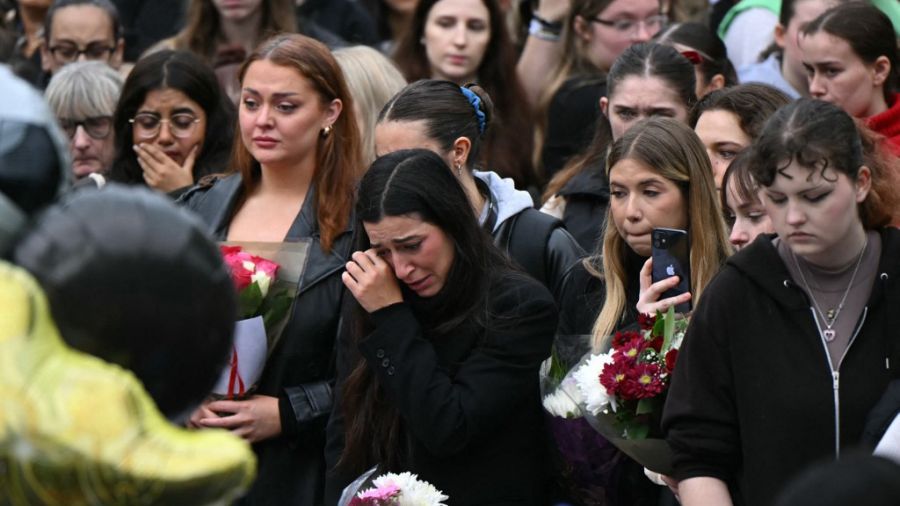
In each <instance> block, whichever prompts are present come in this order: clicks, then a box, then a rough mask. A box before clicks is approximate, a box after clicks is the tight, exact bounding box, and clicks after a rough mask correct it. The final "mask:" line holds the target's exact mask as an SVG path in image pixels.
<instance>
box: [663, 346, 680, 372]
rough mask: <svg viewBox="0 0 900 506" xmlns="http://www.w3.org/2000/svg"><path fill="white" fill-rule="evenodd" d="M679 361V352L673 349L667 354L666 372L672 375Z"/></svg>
mask: <svg viewBox="0 0 900 506" xmlns="http://www.w3.org/2000/svg"><path fill="white" fill-rule="evenodd" d="M676 360H678V350H677V349H675V348H672V349H671V350H669V352H668V353H666V371H668V372H669V373H671V372H672V371H674V370H675V361H676Z"/></svg>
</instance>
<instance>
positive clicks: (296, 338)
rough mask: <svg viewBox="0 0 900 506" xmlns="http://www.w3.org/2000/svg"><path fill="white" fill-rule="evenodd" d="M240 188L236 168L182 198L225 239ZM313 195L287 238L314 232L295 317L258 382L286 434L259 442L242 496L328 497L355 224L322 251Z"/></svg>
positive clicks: (295, 500)
mask: <svg viewBox="0 0 900 506" xmlns="http://www.w3.org/2000/svg"><path fill="white" fill-rule="evenodd" d="M241 191H242V186H241V178H240V175H237V174H236V175H232V176H229V177H226V178H224V179H221V180H218V181H216V182H215V183H214V184H212V185H211V186H201V187H197V188H195V189H193V190H191V191H190V192H188V193H187V194H185V195H184V196H183V197H182V199H181V200H180V202H182V203H184V205H185V206H186V207H188V208H189V209H192V210H193V211H195V212H196V213H197V214H199V215H200V217H201V218H203V220H204V221H206V223H207V224H208V225H209V230H210V232H211V233H212V234H213V236H214V237H215V239H217V240H225V238H226V236H227V233H228V226H229V224H230V222H231V218H232V216H233V215H234V212H235V210H236V209H235V206H236V205H237V203H238V201H239V199H240V196H241ZM314 201H315V198H314V190H313V189H311V190H310V192H309V194H308V195H307V196H306V200H305V202H304V204H303V208H302V209H301V210H300V214H299V215H297V218H296V219H295V220H294V223H293V224H292V225H291V228H290V230H289V231H288V234H287V237H286V238H285V240H286V241H291V240H299V239H301V238H311V239H312V246H311V247H310V251H309V256H308V258H307V261H306V262H307V263H306V269H305V270H304V272H303V277H302V278H301V279H300V284H299V292H298V294H297V297H296V299H295V301H294V305H293V309H292V313H291V317H290V319H289V321H288V324H287V327H286V328H285V330H284V333H283V334H282V337H281V340H280V341H279V342H278V344H277V345H276V347H275V349H274V350H273V351H272V353H271V355H270V357H269V361H268V362H267V363H266V366H265V369H264V371H263V375H262V378H261V379H260V382H259V393H260V394H262V395H271V396H274V397H278V399H279V408H280V412H281V426H282V434H281V436H279V437H276V438H273V439H269V440H267V441H263V442H260V443H257V444H255V445H253V450H254V451H255V452H256V455H257V457H258V459H259V470H258V475H257V478H256V482H255V483H254V485H253V487H252V488H251V490H250V491H249V493H248V494H247V496H246V497H245V498H244V499H243V500H241V501H240V503H241V504H254V505H256V504H259V505H278V506H281V505H285V504H298V505H299V504H302V505H316V504H321V502H322V488H323V479H324V459H323V448H324V443H325V423H326V421H327V418H328V415H329V412H330V410H331V405H332V400H333V395H332V388H331V385H332V384H333V380H334V343H335V336H336V334H337V329H338V323H339V320H340V307H341V299H342V296H343V294H344V291H345V289H344V285H343V282H342V281H341V273H342V272H343V270H344V264H345V263H346V262H347V259H348V258H349V255H350V253H351V247H352V235H353V231H352V229H350V228H348V230H346V231H344V232H343V233H342V234H341V235H339V236H338V237H337V239H336V240H335V242H334V244H333V246H332V250H331V251H330V252H325V251H323V250H322V248H321V247H320V243H319V231H318V222H317V220H316V216H315V212H314V205H313V204H314ZM349 226H350V227H352V220H351V224H350V225H349Z"/></svg>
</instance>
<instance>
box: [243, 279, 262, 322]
mask: <svg viewBox="0 0 900 506" xmlns="http://www.w3.org/2000/svg"><path fill="white" fill-rule="evenodd" d="M262 302H263V296H262V291H261V290H260V289H259V285H258V284H256V282H255V281H254V282H253V283H250V284H249V285H247V288H244V289H243V290H242V291H241V292H240V293H239V294H238V315H239V317H240V318H241V319H244V318H250V317H253V316H256V315H257V311H259V307H260V305H262Z"/></svg>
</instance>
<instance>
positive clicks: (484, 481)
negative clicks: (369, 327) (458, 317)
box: [326, 273, 556, 506]
mask: <svg viewBox="0 0 900 506" xmlns="http://www.w3.org/2000/svg"><path fill="white" fill-rule="evenodd" d="M486 314H488V315H490V316H491V319H490V320H489V322H488V324H487V327H488V329H487V330H486V329H484V328H481V327H478V326H475V325H474V324H464V325H463V326H462V327H461V328H457V329H456V330H455V331H451V332H449V333H447V334H444V335H443V336H442V337H435V336H432V335H429V334H426V333H425V332H424V331H423V327H422V325H420V322H419V320H418V318H419V317H421V316H417V314H416V313H414V312H413V309H412V306H410V305H409V304H407V303H400V304H395V305H392V306H388V307H386V308H384V309H381V310H379V311H376V312H375V313H373V314H372V315H371V316H372V320H373V322H374V324H375V330H374V332H372V333H371V334H369V335H368V336H367V337H365V338H364V339H363V340H362V341H361V342H360V343H359V345H358V348H357V350H358V353H359V354H361V356H362V357H363V359H364V360H366V361H367V362H368V364H369V367H370V368H371V369H372V371H373V372H374V375H375V376H376V378H377V381H379V382H380V383H381V385H382V386H383V388H384V390H385V391H386V393H387V396H388V398H389V400H390V402H391V403H392V404H393V405H394V406H395V407H396V408H397V410H398V411H399V412H400V415H401V417H402V419H403V427H404V432H405V434H406V436H407V438H408V440H409V443H410V444H409V450H408V452H407V454H406V456H405V458H404V463H403V469H397V470H395V471H410V472H413V473H416V474H418V475H419V477H420V478H421V479H423V480H426V481H428V482H430V483H431V484H433V485H434V486H435V487H437V488H438V489H440V490H441V491H443V492H444V493H445V494H446V495H448V496H449V497H450V499H449V500H448V501H447V502H448V504H453V505H454V506H456V505H459V506H465V505H475V504H479V505H488V504H490V505H507V504H508V505H542V506H543V505H544V504H545V497H544V494H545V487H546V485H547V475H546V467H545V466H546V462H545V461H546V458H545V450H546V448H545V442H544V434H543V416H542V410H541V401H540V392H539V385H538V369H539V367H540V364H541V362H542V361H543V360H544V359H545V358H546V357H547V356H548V355H549V354H550V344H551V342H552V340H553V333H554V330H555V328H556V306H555V304H554V302H553V298H552V297H551V295H550V293H549V292H547V290H546V288H544V287H543V286H542V285H541V284H540V283H538V282H537V281H534V280H533V279H531V278H528V277H526V276H524V275H521V274H514V273H504V274H502V275H499V276H495V279H494V282H493V283H492V284H491V288H490V293H489V299H488V308H487V312H486ZM345 347H346V349H347V350H351V352H352V351H353V348H354V347H352V346H351V345H350V344H349V343H342V346H341V349H342V350H344V349H345ZM339 362H343V361H339ZM339 384H340V383H339ZM343 430H344V424H343V417H342V415H341V410H340V407H339V406H336V407H335V410H334V412H333V415H332V419H331V421H330V422H329V427H328V434H329V443H328V452H327V460H328V462H329V467H330V466H332V465H333V464H334V463H335V462H336V461H337V459H338V457H339V455H340V452H341V451H342V449H343ZM369 464H370V465H375V464H377V463H375V462H371V463H369ZM354 474H355V473H346V472H338V471H336V472H334V473H333V474H332V475H331V476H330V477H329V482H328V494H327V496H328V497H327V500H326V504H329V505H332V504H335V502H336V501H337V498H338V497H339V496H340V491H341V490H342V489H343V487H344V486H345V485H347V483H349V482H350V481H351V480H353V479H354V478H355V476H354Z"/></svg>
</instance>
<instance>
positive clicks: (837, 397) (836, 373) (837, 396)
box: [809, 306, 869, 460]
mask: <svg viewBox="0 0 900 506" xmlns="http://www.w3.org/2000/svg"><path fill="white" fill-rule="evenodd" d="M809 311H810V312H811V313H812V317H813V321H814V322H815V323H816V330H818V332H819V339H820V340H821V341H822V347H823V348H824V349H825V357H826V358H827V359H828V371H829V372H830V373H831V387H832V391H833V392H834V458H835V460H837V459H838V458H839V457H840V456H841V364H842V363H843V362H844V357H846V356H847V352H848V351H850V347H851V346H853V342H854V341H856V336H858V335H859V331H860V330H862V326H863V323H865V321H866V316H867V315H868V314H869V306H865V307H863V312H862V316H860V319H859V321H858V322H857V323H856V328H855V329H854V331H853V335H852V336H851V337H850V342H849V343H847V347H846V348H845V349H844V353H843V354H841V358H840V359H839V360H838V363H837V367H836V368H832V366H831V364H832V361H831V352H829V351H828V343H827V342H826V341H825V336H824V335H822V326H821V325H820V324H819V320H818V319H817V318H816V310H815V308H813V307H810V308H809Z"/></svg>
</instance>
